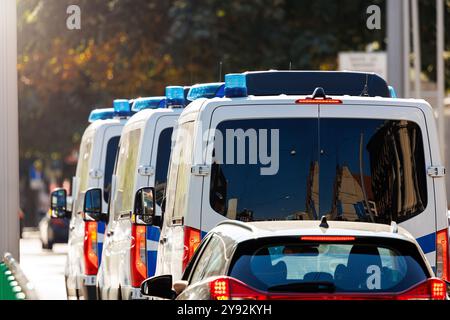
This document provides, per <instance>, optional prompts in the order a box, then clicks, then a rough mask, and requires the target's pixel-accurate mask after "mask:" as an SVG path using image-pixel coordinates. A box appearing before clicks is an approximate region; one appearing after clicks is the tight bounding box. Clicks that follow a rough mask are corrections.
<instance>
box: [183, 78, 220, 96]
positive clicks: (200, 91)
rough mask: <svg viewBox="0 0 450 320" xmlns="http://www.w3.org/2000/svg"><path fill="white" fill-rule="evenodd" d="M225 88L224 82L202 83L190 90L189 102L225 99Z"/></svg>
mask: <svg viewBox="0 0 450 320" xmlns="http://www.w3.org/2000/svg"><path fill="white" fill-rule="evenodd" d="M223 87H224V83H223V82H216V83H202V84H196V85H193V86H192V87H191V89H190V90H189V93H188V95H187V100H189V101H194V100H196V99H199V98H207V99H212V98H215V97H223ZM221 89H222V90H221ZM220 91H221V92H220Z"/></svg>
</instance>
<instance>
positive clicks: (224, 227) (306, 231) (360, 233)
mask: <svg viewBox="0 0 450 320" xmlns="http://www.w3.org/2000/svg"><path fill="white" fill-rule="evenodd" d="M320 223H321V222H320V221H317V220H311V221H304V220H303V221H301V220H294V221H264V222H263V221H261V222H247V223H244V222H240V221H235V220H225V221H223V222H221V223H219V224H218V225H217V227H216V228H214V229H213V230H214V231H215V232H217V233H223V234H226V235H227V236H229V235H232V236H231V237H232V238H234V240H235V241H236V242H242V241H246V240H251V239H255V238H264V237H283V236H303V235H306V236H323V235H327V236H344V235H345V236H357V237H380V238H392V239H400V240H405V241H409V242H413V243H415V244H416V245H417V242H416V240H415V238H414V237H413V236H412V235H411V234H410V233H409V232H408V231H406V230H405V229H403V228H402V227H398V226H397V225H386V224H378V223H366V222H347V221H328V222H327V223H328V228H322V227H320ZM230 229H232V230H230Z"/></svg>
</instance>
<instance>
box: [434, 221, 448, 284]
mask: <svg viewBox="0 0 450 320" xmlns="http://www.w3.org/2000/svg"><path fill="white" fill-rule="evenodd" d="M448 258H449V257H448V230H447V229H444V230H441V231H438V232H437V234H436V275H437V276H438V277H439V278H441V279H443V280H446V281H448V280H449V274H448V272H449V271H448V267H449V266H448Z"/></svg>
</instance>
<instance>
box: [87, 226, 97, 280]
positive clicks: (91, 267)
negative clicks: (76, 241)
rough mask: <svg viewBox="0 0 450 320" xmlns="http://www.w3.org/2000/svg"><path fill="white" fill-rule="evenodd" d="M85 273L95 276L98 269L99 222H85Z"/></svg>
mask: <svg viewBox="0 0 450 320" xmlns="http://www.w3.org/2000/svg"><path fill="white" fill-rule="evenodd" d="M84 266H85V268H84V273H85V274H86V275H88V276H95V275H96V274H97V271H98V248H97V222H95V221H86V222H85V223H84Z"/></svg>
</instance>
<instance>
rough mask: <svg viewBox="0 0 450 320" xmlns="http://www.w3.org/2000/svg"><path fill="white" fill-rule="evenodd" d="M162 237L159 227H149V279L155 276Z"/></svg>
mask: <svg viewBox="0 0 450 320" xmlns="http://www.w3.org/2000/svg"><path fill="white" fill-rule="evenodd" d="M160 235H161V230H160V229H159V228H158V227H154V226H149V227H147V276H149V277H152V276H154V275H155V271H156V259H157V253H158V252H157V250H158V244H159V236H160Z"/></svg>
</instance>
